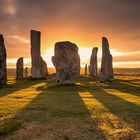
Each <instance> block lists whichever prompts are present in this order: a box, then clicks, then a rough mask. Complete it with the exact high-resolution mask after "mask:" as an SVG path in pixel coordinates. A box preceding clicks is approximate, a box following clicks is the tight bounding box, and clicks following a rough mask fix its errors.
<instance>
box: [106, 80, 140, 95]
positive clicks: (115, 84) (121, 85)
mask: <svg viewBox="0 0 140 140" xmlns="http://www.w3.org/2000/svg"><path fill="white" fill-rule="evenodd" d="M109 85H110V88H115V89H117V90H118V91H120V92H125V93H129V94H132V95H135V96H140V87H136V86H133V85H131V84H129V83H127V82H124V81H122V80H118V79H115V80H113V81H112V83H109ZM107 88H108V87H107Z"/></svg>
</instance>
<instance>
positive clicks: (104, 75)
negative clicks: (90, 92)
mask: <svg viewBox="0 0 140 140" xmlns="http://www.w3.org/2000/svg"><path fill="white" fill-rule="evenodd" d="M111 74H113V67H112V55H111V54H110V50H109V43H108V40H107V38H105V37H103V38H102V62H101V71H100V80H101V81H102V82H104V81H107V80H109V78H110V75H111Z"/></svg>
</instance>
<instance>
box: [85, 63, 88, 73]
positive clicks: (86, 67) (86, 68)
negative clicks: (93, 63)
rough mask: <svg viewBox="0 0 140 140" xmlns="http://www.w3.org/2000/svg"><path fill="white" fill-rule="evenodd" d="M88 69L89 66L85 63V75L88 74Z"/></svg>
mask: <svg viewBox="0 0 140 140" xmlns="http://www.w3.org/2000/svg"><path fill="white" fill-rule="evenodd" d="M87 70H88V66H87V64H86V65H85V75H87Z"/></svg>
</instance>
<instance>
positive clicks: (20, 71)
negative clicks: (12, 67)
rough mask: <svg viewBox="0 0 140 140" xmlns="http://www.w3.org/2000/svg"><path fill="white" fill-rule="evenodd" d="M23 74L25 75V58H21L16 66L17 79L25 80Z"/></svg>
mask: <svg viewBox="0 0 140 140" xmlns="http://www.w3.org/2000/svg"><path fill="white" fill-rule="evenodd" d="M23 73H24V66H23V57H20V58H19V59H18V60H17V64H16V79H21V78H23Z"/></svg>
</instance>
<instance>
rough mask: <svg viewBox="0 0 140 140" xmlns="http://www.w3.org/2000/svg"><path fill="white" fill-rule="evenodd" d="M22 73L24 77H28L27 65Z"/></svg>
mask: <svg viewBox="0 0 140 140" xmlns="http://www.w3.org/2000/svg"><path fill="white" fill-rule="evenodd" d="M24 73H25V74H24V75H25V77H28V67H26V68H25V70H24Z"/></svg>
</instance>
